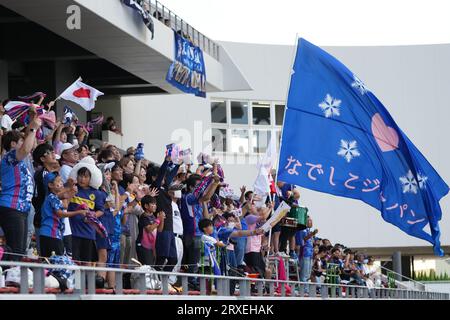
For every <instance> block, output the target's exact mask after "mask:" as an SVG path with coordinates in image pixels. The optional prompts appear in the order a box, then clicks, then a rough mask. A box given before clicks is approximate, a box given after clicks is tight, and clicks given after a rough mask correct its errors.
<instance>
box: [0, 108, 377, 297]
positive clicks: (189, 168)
mask: <svg viewBox="0 0 450 320" xmlns="http://www.w3.org/2000/svg"><path fill="white" fill-rule="evenodd" d="M7 102H8V101H4V102H3V103H2V104H0V122H1V129H0V140H1V146H2V149H1V166H0V178H1V191H0V227H1V229H0V232H1V233H0V236H1V237H0V240H1V243H0V244H1V247H2V248H3V251H1V254H0V260H1V259H3V260H12V261H20V260H22V259H23V258H24V257H27V256H29V255H30V253H33V252H34V255H35V256H39V257H41V258H48V257H52V256H63V255H66V256H68V257H70V258H71V259H72V260H73V261H74V262H75V263H78V264H84V265H91V266H100V267H101V266H109V267H123V268H129V267H132V266H135V261H138V262H139V263H141V264H143V265H149V266H152V267H154V268H155V269H156V270H164V271H168V272H178V271H183V272H188V273H192V274H197V273H214V274H224V275H241V276H245V274H246V273H247V274H248V273H255V274H258V275H259V277H265V278H271V277H273V276H274V274H273V270H272V268H271V266H270V265H269V264H268V263H267V262H268V259H267V257H268V256H280V257H287V256H289V257H290V258H291V259H294V260H298V261H299V263H298V267H299V268H300V278H301V279H300V280H302V281H314V282H317V283H322V282H327V281H329V279H328V278H327V272H328V271H329V266H330V263H331V264H333V265H337V269H338V271H337V274H338V277H336V279H337V281H339V282H347V283H355V284H358V285H368V286H374V285H377V286H378V285H380V276H379V273H378V271H377V268H376V267H375V266H374V264H373V262H374V261H373V259H372V258H370V257H368V258H367V259H366V257H364V256H363V255H362V254H355V253H354V252H353V251H352V250H350V249H347V248H344V247H343V246H341V245H339V244H336V245H334V246H333V245H331V243H330V241H328V240H327V239H320V238H318V237H317V233H318V231H317V230H316V229H315V230H312V218H311V217H308V220H307V225H306V226H305V227H306V228H305V229H303V230H301V231H294V232H292V231H286V230H287V229H286V228H282V227H281V223H278V224H277V225H276V226H275V227H274V228H273V229H272V232H270V233H267V232H264V231H263V229H262V228H261V225H262V224H263V223H264V222H265V221H266V220H267V219H268V218H269V216H270V215H271V213H272V212H273V209H276V208H277V207H278V205H279V204H280V202H281V201H282V200H284V201H287V202H288V203H290V204H291V205H300V204H301V202H300V191H299V189H297V188H295V186H292V185H288V184H285V183H283V182H278V184H277V185H276V186H275V185H274V186H273V190H272V191H273V192H272V193H271V194H270V195H267V196H260V195H255V194H254V193H253V192H252V191H251V190H248V189H247V187H245V186H243V187H242V188H241V189H240V194H238V195H235V194H234V192H233V190H231V189H230V188H229V186H228V184H227V182H226V179H225V174H224V172H223V169H222V168H221V166H220V164H219V163H218V161H217V159H214V158H213V157H211V156H209V155H206V154H200V155H199V156H198V157H197V160H198V163H197V165H194V164H193V161H192V160H193V159H192V155H190V154H188V153H185V154H184V155H183V153H179V154H177V155H175V153H173V152H172V150H171V148H172V146H171V145H168V148H167V150H165V151H163V150H162V151H161V157H162V158H164V161H163V162H162V164H161V165H156V164H154V163H152V162H150V161H149V160H147V159H145V154H144V146H143V144H138V145H137V146H136V147H130V148H128V149H127V150H126V151H125V152H121V150H119V149H118V148H117V147H116V146H114V145H111V144H108V143H103V145H101V146H100V147H98V148H95V147H93V146H92V145H89V131H88V130H87V129H86V128H85V127H84V126H82V125H80V124H79V123H77V121H76V120H75V121H63V122H64V123H63V122H62V121H58V122H56V123H54V124H51V123H50V124H48V123H44V122H43V120H42V113H41V114H39V113H38V112H37V111H36V110H35V108H34V107H31V108H30V109H29V110H28V112H27V117H25V118H21V119H14V120H12V119H11V118H10V117H9V116H8V114H7V112H5V109H4V106H5V105H6V104H7ZM41 103H42V100H40V101H39V104H41ZM42 106H44V105H42ZM52 106H53V102H51V103H49V104H47V105H46V106H44V111H43V113H44V114H45V113H49V112H52V111H50V109H51V107H52ZM63 118H64V117H63ZM75 119H76V118H75ZM62 120H63V119H62ZM104 128H105V129H107V130H113V131H115V132H118V133H121V132H120V130H119V129H118V128H117V125H116V124H115V122H114V120H113V119H110V118H108V120H107V121H106V123H105V124H104ZM38 132H44V133H45V135H44V136H43V137H41V138H37V137H38V135H37V133H38ZM146 147H151V145H150V146H146ZM269 237H270V238H269ZM97 277H98V278H99V279H100V281H98V283H100V285H99V286H105V287H109V288H114V287H115V286H116V281H115V279H114V273H110V272H108V273H106V272H98V275H97ZM327 279H328V280H327ZM124 281H126V279H124ZM170 284H171V285H172V288H173V290H179V287H180V282H179V279H177V277H174V276H173V277H171V278H170ZM127 285H129V284H127V283H126V282H124V287H127ZM189 286H190V288H191V289H198V288H199V283H198V279H196V278H195V277H192V278H190V281H189Z"/></svg>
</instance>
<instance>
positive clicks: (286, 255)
mask: <svg viewBox="0 0 450 320" xmlns="http://www.w3.org/2000/svg"><path fill="white" fill-rule="evenodd" d="M278 256H279V257H282V258H289V255H288V254H287V253H286V252H284V251H281V252H278Z"/></svg>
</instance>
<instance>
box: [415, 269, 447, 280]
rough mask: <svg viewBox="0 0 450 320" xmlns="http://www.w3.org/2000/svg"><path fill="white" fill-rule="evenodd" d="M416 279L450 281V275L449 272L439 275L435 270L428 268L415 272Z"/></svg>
mask: <svg viewBox="0 0 450 320" xmlns="http://www.w3.org/2000/svg"><path fill="white" fill-rule="evenodd" d="M414 279H415V280H417V281H450V276H449V275H448V274H447V272H444V273H441V274H439V275H438V274H436V271H435V270H428V271H420V272H415V273H414Z"/></svg>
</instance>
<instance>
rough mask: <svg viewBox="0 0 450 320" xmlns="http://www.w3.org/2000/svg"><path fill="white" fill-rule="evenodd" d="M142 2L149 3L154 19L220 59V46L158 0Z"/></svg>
mask: <svg viewBox="0 0 450 320" xmlns="http://www.w3.org/2000/svg"><path fill="white" fill-rule="evenodd" d="M144 3H147V4H148V5H149V9H150V13H151V14H152V16H153V17H154V18H155V19H157V20H159V21H161V22H162V23H164V24H165V25H166V26H168V27H169V28H171V29H172V30H174V31H175V32H181V34H182V35H183V37H184V38H187V39H188V40H190V41H191V42H192V43H193V44H195V45H196V46H198V47H200V48H201V49H202V50H203V51H204V52H206V53H208V54H209V55H210V56H211V57H213V58H214V59H216V60H217V61H220V46H219V45H218V44H217V43H215V42H214V41H212V40H211V39H210V38H208V37H206V36H205V35H204V34H203V33H201V32H199V31H198V30H197V29H195V28H193V27H192V26H191V25H190V24H188V23H187V22H186V21H184V20H183V19H182V18H180V17H179V16H178V15H177V14H175V13H174V12H173V11H172V10H170V9H168V8H167V7H166V6H164V5H163V4H162V3H160V2H159V1H157V0H144Z"/></svg>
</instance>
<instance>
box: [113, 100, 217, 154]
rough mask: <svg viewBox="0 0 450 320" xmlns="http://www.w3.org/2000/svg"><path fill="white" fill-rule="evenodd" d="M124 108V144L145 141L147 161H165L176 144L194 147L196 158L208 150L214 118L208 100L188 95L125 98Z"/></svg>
mask: <svg viewBox="0 0 450 320" xmlns="http://www.w3.org/2000/svg"><path fill="white" fill-rule="evenodd" d="M121 105H122V124H121V127H122V132H123V133H124V137H123V145H124V146H132V145H137V143H138V142H144V143H145V145H144V152H145V156H146V158H147V159H150V160H152V161H155V162H162V161H163V160H164V152H165V147H166V145H167V144H169V143H172V142H176V143H178V144H180V145H181V146H183V147H186V148H188V147H190V148H191V149H192V150H193V152H194V154H195V155H197V154H198V153H199V152H200V151H201V150H203V148H206V150H208V144H210V140H211V138H210V135H211V133H210V132H208V131H207V130H208V129H209V123H210V122H211V115H210V112H209V102H208V100H207V99H204V98H198V97H194V96H188V95H170V96H169V95H155V96H143V95H136V96H126V97H122V98H121ZM194 136H195V137H197V139H194ZM209 150H211V149H210V148H209Z"/></svg>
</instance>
